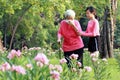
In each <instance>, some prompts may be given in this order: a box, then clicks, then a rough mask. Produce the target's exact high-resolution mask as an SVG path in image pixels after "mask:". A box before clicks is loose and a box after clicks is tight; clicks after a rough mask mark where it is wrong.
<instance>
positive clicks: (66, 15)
mask: <svg viewBox="0 0 120 80" xmlns="http://www.w3.org/2000/svg"><path fill="white" fill-rule="evenodd" d="M69 16H71V17H73V18H75V12H74V11H73V10H71V9H69V10H67V11H66V12H65V18H67V17H69Z"/></svg>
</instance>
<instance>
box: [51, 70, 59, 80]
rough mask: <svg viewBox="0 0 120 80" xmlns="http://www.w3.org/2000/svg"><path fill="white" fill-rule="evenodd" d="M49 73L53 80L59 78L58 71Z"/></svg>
mask: <svg viewBox="0 0 120 80" xmlns="http://www.w3.org/2000/svg"><path fill="white" fill-rule="evenodd" d="M50 74H51V77H52V78H53V79H54V80H60V73H59V72H57V71H51V72H50Z"/></svg>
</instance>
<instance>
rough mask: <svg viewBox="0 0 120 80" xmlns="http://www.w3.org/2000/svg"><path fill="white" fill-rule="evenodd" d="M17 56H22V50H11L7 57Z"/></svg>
mask: <svg viewBox="0 0 120 80" xmlns="http://www.w3.org/2000/svg"><path fill="white" fill-rule="evenodd" d="M15 56H17V57H20V56H21V52H20V50H18V51H16V50H14V49H13V50H11V52H10V53H9V54H8V56H7V58H9V59H13V58H14V57H15Z"/></svg>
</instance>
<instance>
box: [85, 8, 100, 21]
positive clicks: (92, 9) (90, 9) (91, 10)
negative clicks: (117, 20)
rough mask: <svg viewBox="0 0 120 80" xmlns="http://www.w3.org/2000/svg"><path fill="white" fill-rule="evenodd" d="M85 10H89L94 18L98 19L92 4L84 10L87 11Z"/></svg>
mask: <svg viewBox="0 0 120 80" xmlns="http://www.w3.org/2000/svg"><path fill="white" fill-rule="evenodd" d="M87 10H89V11H90V12H91V13H93V14H94V16H95V18H96V19H98V17H97V15H96V9H95V8H94V7H93V6H89V7H87V8H86V10H85V11H87Z"/></svg>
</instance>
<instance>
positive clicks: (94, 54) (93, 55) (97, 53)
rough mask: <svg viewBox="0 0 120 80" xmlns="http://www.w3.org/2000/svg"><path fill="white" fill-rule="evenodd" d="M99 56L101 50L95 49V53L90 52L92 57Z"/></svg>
mask: <svg viewBox="0 0 120 80" xmlns="http://www.w3.org/2000/svg"><path fill="white" fill-rule="evenodd" d="M98 56H99V51H95V52H93V53H91V54H90V57H92V58H93V57H97V58H98Z"/></svg>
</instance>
